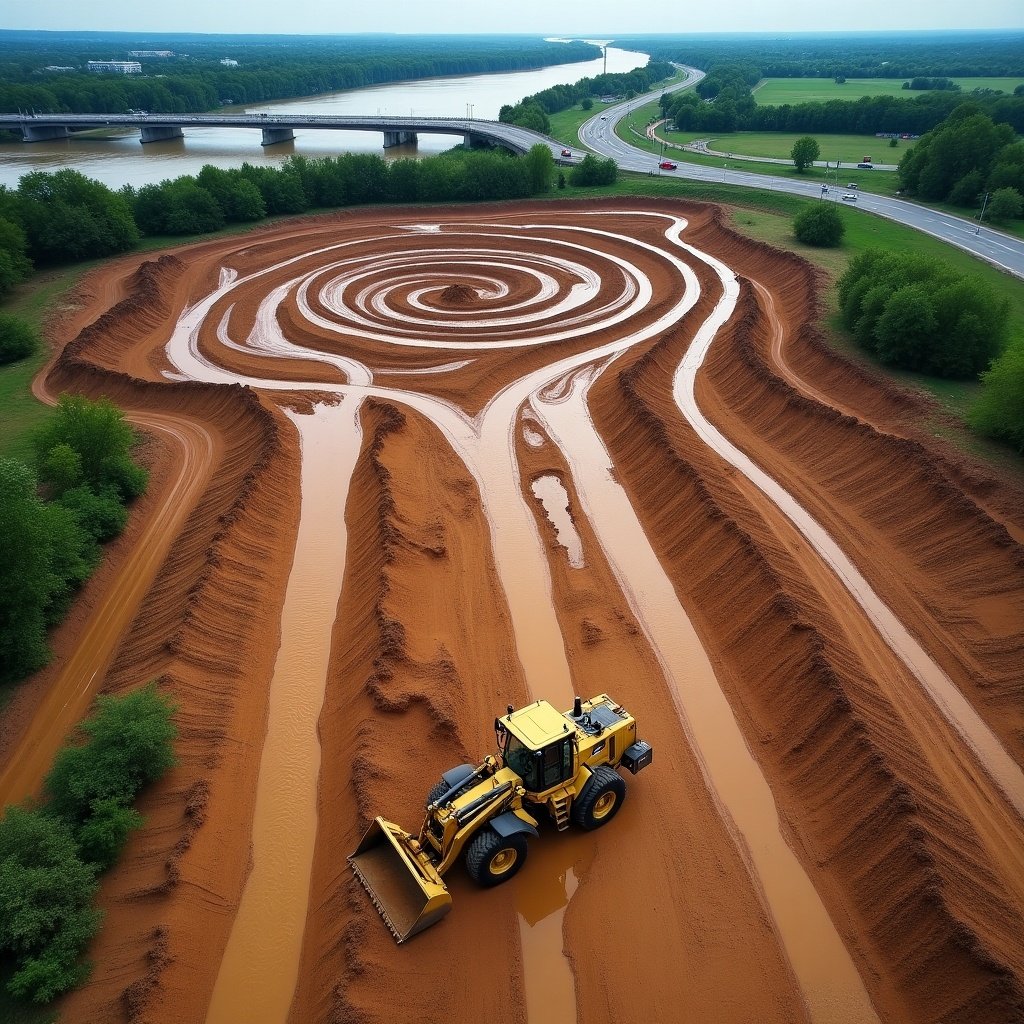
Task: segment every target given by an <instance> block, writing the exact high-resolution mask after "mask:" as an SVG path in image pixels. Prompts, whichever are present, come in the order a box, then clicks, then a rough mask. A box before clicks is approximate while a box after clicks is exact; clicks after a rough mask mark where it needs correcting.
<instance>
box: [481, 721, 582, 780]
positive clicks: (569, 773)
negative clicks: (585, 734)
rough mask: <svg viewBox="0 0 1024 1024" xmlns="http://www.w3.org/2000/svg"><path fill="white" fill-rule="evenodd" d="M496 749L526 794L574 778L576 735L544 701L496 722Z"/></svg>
mask: <svg viewBox="0 0 1024 1024" xmlns="http://www.w3.org/2000/svg"><path fill="white" fill-rule="evenodd" d="M494 725H495V731H496V733H497V736H498V748H499V749H500V751H501V753H502V756H503V757H504V759H505V764H506V766H507V767H508V768H510V769H511V770H512V771H514V772H515V773H516V775H518V776H519V777H520V778H521V779H522V780H523V787H524V788H525V789H526V791H527V793H530V794H536V793H544V792H547V790H549V789H554V788H555V787H556V786H561V785H563V784H564V783H565V782H567V781H568V780H569V779H572V778H574V777H575V776H576V761H577V756H576V733H575V730H573V729H571V728H570V727H569V725H568V723H567V722H566V720H565V717H564V716H563V715H560V714H559V713H558V712H557V711H556V710H555V709H554V708H553V707H552V706H551V705H550V704H548V702H547V701H536V702H535V703H534V704H529V705H527V706H526V707H525V708H520V710H518V711H515V712H510V713H509V714H507V715H504V716H503V717H501V718H499V719H496V720H495V723H494Z"/></svg>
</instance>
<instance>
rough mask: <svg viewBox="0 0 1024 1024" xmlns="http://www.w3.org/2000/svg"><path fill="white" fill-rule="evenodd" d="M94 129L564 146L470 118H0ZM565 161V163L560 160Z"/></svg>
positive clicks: (54, 132) (54, 130) (4, 125)
mask: <svg viewBox="0 0 1024 1024" xmlns="http://www.w3.org/2000/svg"><path fill="white" fill-rule="evenodd" d="M97 128H138V129H139V131H140V133H141V137H140V141H141V142H143V143H146V142H160V141H163V140H165V139H175V138H180V137H181V136H182V135H184V129H186V128H249V129H253V128H255V129H258V130H259V131H260V132H261V133H262V139H261V141H262V144H263V145H264V146H272V145H275V144H276V143H279V142H287V141H289V140H291V139H294V138H295V131H296V129H299V130H302V131H308V130H320V131H365V132H380V133H381V134H382V135H383V136H384V148H385V149H388V148H390V147H391V146H400V145H404V144H405V143H412V142H415V141H416V138H417V136H418V135H420V134H434V135H461V136H462V137H463V138H464V139H465V141H466V144H467V145H470V146H501V147H503V148H505V149H508V150H511V152H513V153H520V154H522V153H526V152H528V151H529V149H530V148H531V147H532V146H536V145H537V144H538V143H539V144H541V145H544V146H547V147H548V148H549V149H550V150H551V151H552V155H553V156H554V157H555V159H556V160H562V157H561V153H562V144H561V143H560V142H556V141H555V140H554V139H549V138H548V137H547V136H544V135H539V134H537V133H536V132H532V131H529V130H528V129H526V128H520V127H519V126H518V125H514V124H503V123H502V122H500V121H485V120H479V119H476V118H468V117H389V116H384V117H381V116H377V117H354V116H335V115H329V114H256V113H253V114H0V129H7V130H8V131H20V132H21V137H22V140H23V141H25V142H46V141H49V140H51V139H62V138H67V137H68V136H69V135H73V134H74V133H76V132H83V131H90V130H95V129H97ZM562 162H564V161H562Z"/></svg>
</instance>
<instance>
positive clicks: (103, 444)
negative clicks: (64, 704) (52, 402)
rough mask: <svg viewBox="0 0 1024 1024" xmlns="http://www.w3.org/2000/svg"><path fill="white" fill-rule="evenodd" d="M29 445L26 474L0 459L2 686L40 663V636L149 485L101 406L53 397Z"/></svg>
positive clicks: (126, 432)
mask: <svg viewBox="0 0 1024 1024" xmlns="http://www.w3.org/2000/svg"><path fill="white" fill-rule="evenodd" d="M33 442H34V448H35V466H34V469H33V468H32V467H29V466H27V465H25V464H23V463H21V462H19V461H17V460H15V459H0V522H2V523H3V524H4V528H3V531H0V684H5V683H11V682H16V681H17V680H20V679H23V678H25V676H27V675H29V674H30V673H32V672H35V671H36V670H37V669H39V668H41V667H42V666H43V665H45V664H46V662H47V660H48V659H49V646H48V644H47V635H46V634H47V630H48V629H49V628H50V627H52V626H54V625H56V624H57V623H58V622H60V620H61V619H62V618H63V617H64V615H65V614H66V612H67V610H68V607H69V606H70V603H71V599H72V598H73V596H74V594H75V592H76V591H77V590H78V589H79V588H80V587H81V586H82V584H83V583H85V581H86V580H87V579H88V578H89V576H90V575H92V572H93V570H94V569H95V568H96V566H97V565H98V564H99V561H100V554H101V551H100V545H101V544H103V543H105V542H106V541H108V540H111V539H112V538H114V537H116V536H117V535H118V534H119V533H121V531H122V530H123V529H124V526H125V523H126V522H127V519H128V512H127V506H128V505H129V504H130V503H131V502H132V501H134V499H135V498H137V497H138V496H139V495H140V494H142V493H143V491H144V490H145V489H146V484H147V482H148V479H149V475H148V473H147V472H146V470H145V469H143V468H142V467H141V466H139V465H138V464H137V463H135V462H134V461H133V459H132V457H131V451H132V448H133V447H134V446H135V444H136V437H135V433H134V431H133V430H132V428H131V427H130V426H129V425H128V424H127V423H126V422H125V420H124V417H123V416H122V414H121V412H120V410H119V409H117V408H116V407H115V406H114V405H113V404H112V403H111V402H110V401H108V400H107V399H100V400H99V401H98V402H90V401H89V400H88V399H86V398H82V397H77V396H73V395H63V396H61V398H60V400H59V402H58V404H57V410H56V413H55V414H54V416H53V417H52V418H51V419H50V420H49V421H48V422H47V423H46V424H45V426H43V427H42V428H41V430H40V431H39V432H38V433H37V434H36V436H35V437H34V438H33ZM40 484H42V486H43V493H42V494H41V493H40Z"/></svg>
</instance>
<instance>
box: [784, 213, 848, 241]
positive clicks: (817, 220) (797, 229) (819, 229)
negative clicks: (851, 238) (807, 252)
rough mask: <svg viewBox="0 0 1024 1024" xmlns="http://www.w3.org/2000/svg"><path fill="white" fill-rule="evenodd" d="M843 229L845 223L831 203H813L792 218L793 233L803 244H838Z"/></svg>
mask: <svg viewBox="0 0 1024 1024" xmlns="http://www.w3.org/2000/svg"><path fill="white" fill-rule="evenodd" d="M845 231H846V225H845V224H844V223H843V218H842V217H841V216H840V214H839V211H838V210H837V209H836V207H835V205H834V204H833V203H826V202H818V203H815V204H814V205H813V206H809V207H807V209H806V210H802V211H801V212H800V213H798V214H797V215H796V217H795V218H794V220H793V234H794V235H796V237H797V239H798V240H799V241H801V242H803V243H804V244H805V245H817V246H836V245H839V243H840V242H841V241H842V239H843V233H844V232H845Z"/></svg>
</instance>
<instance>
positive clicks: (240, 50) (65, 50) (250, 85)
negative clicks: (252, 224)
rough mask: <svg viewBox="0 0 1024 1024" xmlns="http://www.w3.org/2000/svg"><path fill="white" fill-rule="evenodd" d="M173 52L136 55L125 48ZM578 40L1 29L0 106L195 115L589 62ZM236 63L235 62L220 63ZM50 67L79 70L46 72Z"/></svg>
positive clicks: (588, 50) (593, 50) (590, 54)
mask: <svg viewBox="0 0 1024 1024" xmlns="http://www.w3.org/2000/svg"><path fill="white" fill-rule="evenodd" d="M156 49H168V50H173V51H174V53H175V56H174V57H171V58H149V57H139V58H132V57H130V56H129V51H130V50H150V51H152V50H156ZM599 55H600V50H599V49H598V48H597V47H596V46H594V45H592V44H590V43H583V42H579V41H574V42H570V43H550V42H544V41H543V40H540V39H537V38H536V37H527V36H524V37H517V36H492V37H488V36H454V37H440V36H408V37H402V36H360V37H348V38H346V37H341V36H337V37H308V38H303V37H299V38H296V37H238V36H203V37H182V36H148V37H146V38H145V39H139V38H135V37H132V36H130V35H123V34H119V35H116V36H109V37H107V36H97V35H95V34H89V35H87V36H79V35H77V34H74V33H71V34H59V35H58V34H46V35H45V36H43V37H41V38H40V37H39V34H37V33H19V32H4V33H0V111H3V112H9V113H13V112H17V111H18V110H33V109H34V110H35V111H37V112H46V113H106V112H110V113H123V112H126V111H128V110H129V109H133V110H148V111H151V112H153V113H168V114H169V113H198V112H201V111H205V110H211V109H214V108H216V107H218V106H220V105H223V104H228V103H241V104H245V103H263V102H267V101H269V100H279V99H289V98H291V97H295V96H313V95H317V94H320V93H325V92H333V91H337V90H342V89H358V88H363V87H365V86H369V85H378V84H383V83H387V82H402V81H410V80H412V79H419V78H430V77H436V76H441V75H471V74H484V73H488V72H495V71H519V70H525V69H528V68H536V67H548V66H551V65H554V64H568V63H575V62H579V61H586V60H593V59H594V58H595V57H597V56H599ZM109 59H116V60H128V59H137V60H139V62H140V63H141V64H142V70H143V73H142V74H141V75H120V74H109V75H107V74H92V73H88V72H87V71H86V70H85V66H86V62H87V61H89V60H109ZM222 60H233V61H237V67H236V66H227V65H223V64H221V61H222ZM48 66H57V67H71V68H74V69H75V70H72V71H62V72H47V71H46V70H45V68H46V67H48Z"/></svg>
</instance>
